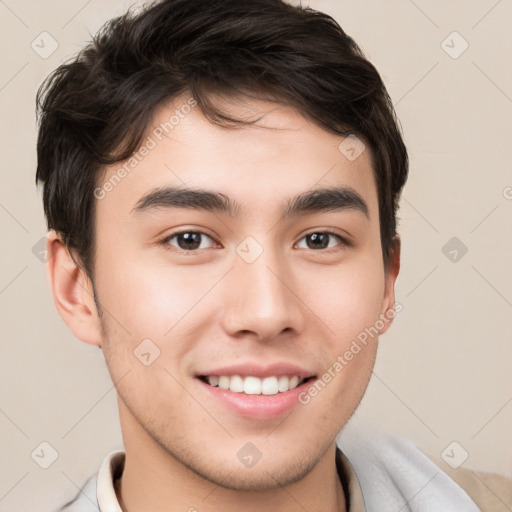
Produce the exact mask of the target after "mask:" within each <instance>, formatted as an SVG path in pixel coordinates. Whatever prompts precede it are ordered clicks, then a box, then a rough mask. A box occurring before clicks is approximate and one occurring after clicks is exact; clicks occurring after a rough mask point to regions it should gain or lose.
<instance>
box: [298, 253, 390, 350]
mask: <svg viewBox="0 0 512 512" xmlns="http://www.w3.org/2000/svg"><path fill="white" fill-rule="evenodd" d="M314 282H315V285H314V286H311V287H310V289H308V290H306V292H305V297H308V301H309V302H310V303H312V304H314V306H312V309H313V308H314V311H315V312H317V314H318V316H319V317H320V318H321V320H322V321H323V323H324V324H325V325H327V326H328V327H329V328H330V332H331V334H332V339H334V340H336V341H335V343H336V345H337V346H336V349H337V350H338V351H339V350H342V349H343V347H344V345H346V344H347V343H350V341H351V340H352V339H354V338H356V337H357V336H358V334H359V333H360V332H362V331H364V329H365V328H369V327H370V326H373V325H374V324H375V322H376V321H377V320H378V318H379V314H380V311H381V307H382V300H383V296H384V284H385V281H384V274H383V270H382V268H380V267H379V265H378V264H376V260H375V259H371V260H370V259H369V260H368V264H366V263H365V261H364V260H362V261H361V262H360V264H358V265H346V266H343V265H340V266H339V267H338V268H337V269H336V270H333V269H331V270H330V271H329V272H325V273H324V274H322V275H317V276H316V277H315V279H314Z"/></svg>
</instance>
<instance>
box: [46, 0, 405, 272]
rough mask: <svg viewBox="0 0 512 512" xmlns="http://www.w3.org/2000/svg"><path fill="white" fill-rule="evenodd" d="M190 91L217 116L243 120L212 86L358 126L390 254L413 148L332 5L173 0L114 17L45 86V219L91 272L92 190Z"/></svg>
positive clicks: (221, 120) (346, 130)
mask: <svg viewBox="0 0 512 512" xmlns="http://www.w3.org/2000/svg"><path fill="white" fill-rule="evenodd" d="M184 92H189V93H191V94H192V96H193V97H194V98H195V100H196V101H197V104H198V106H199V108H200V109H201V111H202V113H203V114H204V115H205V116H206V117H207V118H208V119H209V120H210V121H211V122H213V123H216V124H226V123H227V124H232V123H235V125H237V124H245V123H246V121H242V120H238V119H233V118H232V117H230V116H229V115H227V114H226V113H224V112H222V111H221V110H219V108H218V107H217V106H216V105H215V104H214V102H213V101H212V99H211V98H212V94H213V93H221V94H223V95H228V96H229V95H237V96H239V95H242V96H243V95H247V96H253V97H254V96H257V97H258V99H263V100H268V101H274V102H278V103H280V104H283V105H288V106H291V107H293V108H295V109H296V110H297V111H298V112H300V113H301V114H302V115H303V116H304V117H306V118H308V119H310V120H312V121H313V122H315V123H316V124H318V125H319V126H321V127H322V128H324V129H326V130H328V131H329V132H332V133H336V134H339V135H349V134H355V135H357V136H360V137H361V138H362V139H363V140H364V141H365V142H366V143H368V144H369V145H370V147H371V150H372V155H373V157H374V172H375V178H376V182H377V190H378V196H379V215H380V234H381V243H382V251H383V259H384V263H385V264H386V265H387V264H388V263H389V261H390V257H391V252H392V249H393V238H394V236H395V235H396V213H397V209H398V201H399V197H400V192H401V189H402V188H403V185H404V184H405V181H406V179H407V173H408V157H407V151H406V148H405V145H404V143H403V140H402V137H401V133H400V129H399V127H398V123H397V120H396V115H395V112H394V109H393V106H392V104H391V100H390V98H389V95H388V93H387V91H386V88H385V86H384V84H383V82H382V80H381V78H380V76H379V73H378V72H377V70H376V69H375V67H374V66H373V65H372V64H371V63H370V62H369V61H368V60H367V59H366V58H365V57H364V55H363V53H362V51H361V49H360V48H359V47H358V46H357V45H356V43H355V42H354V41H353V40H352V39H351V38H350V37H348V36H347V35H346V34H345V32H344V31H343V30H342V29H341V27H340V26H339V25H338V24H337V23H336V22H335V21H334V20H333V19H332V18H331V17H330V16H328V15H327V14H324V13H321V12H318V11H315V10H312V9H310V8H302V7H295V6H292V5H289V4H287V3H285V2H283V1H282V0H244V1H240V0H212V1H208V2H204V0H164V1H160V2H156V3H154V4H152V5H151V6H149V7H147V8H146V9H145V10H143V11H141V12H139V13H137V14H135V13H132V12H128V13H127V14H125V15H124V16H121V17H118V18H115V19H112V20H110V21H109V22H108V23H107V24H105V25H104V26H103V28H102V29H101V30H100V32H99V33H98V34H97V35H96V36H95V37H94V38H93V40H92V42H91V43H90V44H88V45H87V46H86V47H85V48H84V49H83V50H82V51H81V52H80V53H79V54H78V56H76V58H74V59H73V60H72V61H71V62H68V63H66V64H63V65H61V66H60V67H58V68H57V69H56V70H55V71H54V72H53V73H52V74H51V75H50V76H49V77H48V78H47V79H46V80H45V82H44V83H43V84H42V86H41V87H40V89H39V91H38V95H37V107H38V114H39V121H40V125H39V135H38V143H37V157H38V162H37V174H36V182H37V183H40V182H43V183H44V190H43V201H44V210H45V214H46V218H47V223H48V228H49V229H54V230H56V231H57V232H58V233H59V234H60V235H61V236H62V238H63V240H64V242H65V243H66V245H67V246H68V248H69V249H70V250H72V251H73V252H76V254H77V255H78V257H79V260H80V263H81V264H82V265H83V268H84V269H85V270H86V272H87V273H88V275H89V276H90V277H91V278H92V275H93V259H94V212H95V201H96V199H95V196H94V189H95V187H96V184H97V180H98V179H99V175H100V172H101V170H102V168H103V167H104V166H105V165H108V164H112V163H115V162H119V161H122V160H124V159H126V158H128V157H129V156H130V155H131V154H132V153H133V152H134V151H135V150H136V149H137V147H138V145H140V143H141V141H142V138H143V136H144V133H145V131H146V130H147V129H148V127H149V124H150V122H151V119H152V116H153V114H154V112H155V110H156V109H157V108H158V107H159V106H161V105H162V104H164V103H165V102H168V101H170V100H172V99H173V98H174V97H176V96H178V95H179V94H182V93H184Z"/></svg>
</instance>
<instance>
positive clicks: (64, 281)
mask: <svg viewBox="0 0 512 512" xmlns="http://www.w3.org/2000/svg"><path fill="white" fill-rule="evenodd" d="M46 250H47V251H48V252H47V254H48V260H47V263H46V265H47V267H46V270H47V275H48V280H49V282H50V288H51V291H52V295H53V301H54V304H55V307H56V308H57V311H58V312H59V314H60V316H61V317H62V319H63V320H64V322H65V323H66V324H67V326H68V327H69V328H70V329H71V331H72V332H73V334H74V335H75V337H77V338H78V339H79V340H81V341H83V342H85V343H90V344H91V345H96V346H98V347H101V340H102V338H101V334H102V330H101V322H100V318H99V316H98V311H97V308H96V304H95V302H94V294H93V286H92V282H91V280H90V279H89V277H88V276H87V274H86V272H85V271H84V270H83V269H81V268H80V267H79V266H78V265H77V263H76V262H75V261H74V260H73V258H72V257H71V254H70V252H69V250H68V248H67V247H66V246H65V245H64V243H63V242H62V240H61V239H60V237H59V236H58V235H57V234H56V233H55V231H51V232H50V233H49V234H48V241H47V244H46Z"/></svg>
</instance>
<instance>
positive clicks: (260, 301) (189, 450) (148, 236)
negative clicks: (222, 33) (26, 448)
mask: <svg viewBox="0 0 512 512" xmlns="http://www.w3.org/2000/svg"><path fill="white" fill-rule="evenodd" d="M186 104H187V97H183V98H180V99H178V100H176V101H174V102H173V105H172V106H167V107H165V108H162V109H161V110H160V111H158V112H157V115H156V117H155V120H154V126H153V127H152V129H151V131H150V132H148V134H149V138H147V139H146V140H145V141H144V144H143V147H144V146H145V147H146V150H143V149H141V150H139V152H138V154H137V158H136V159H135V160H132V161H131V162H130V161H128V162H123V163H121V164H117V165H114V166H111V167H109V168H108V169H107V170H106V172H105V174H104V176H103V177H102V179H101V180H100V181H99V183H98V186H99V187H101V190H99V189H97V193H96V195H97V197H98V198H99V199H97V204H96V206H97V210H96V260H95V267H94V272H95V279H94V281H95V290H96V294H97V297H98V300H99V303H100V304H101V309H102V315H101V329H102V333H103V334H102V336H103V340H102V347H103V350H104V353H105V358H106V362H107V364H108V368H109V371H110V373H111V376H112V379H113V381H114V383H116V388H117V391H118V397H119V408H120V417H121V423H122V429H123V436H124V437H125V444H127V443H128V442H130V443H132V444H138V446H140V447H142V446H145V447H146V448H147V447H149V446H153V447H154V446H158V447H159V449H160V450H161V449H163V453H165V454H166V455H169V456H170V457H169V458H172V459H173V460H175V461H179V462H180V463H182V464H183V465H184V466H186V467H187V468H189V469H191V470H192V471H193V472H194V473H196V474H197V475H200V476H202V477H204V478H207V479H208V480H210V481H212V482H215V483H218V484H221V485H223V486H226V483H225V482H223V480H225V479H226V478H227V477H228V476H229V485H228V486H229V487H231V488H236V489H246V490H249V489H253V490H256V489H259V490H262V489H270V488H274V487H276V486H277V485H285V484H287V483H291V482H293V481H297V480H298V479H299V478H301V477H302V476H303V475H305V474H306V473H307V472H308V471H310V470H311V469H312V468H313V467H314V466H315V465H316V464H317V463H319V461H320V460H321V459H322V457H323V456H324V454H325V453H326V451H327V450H328V448H329V447H332V446H333V441H334V439H335V436H336V434H337V433H338V432H339V430H340V429H341V428H342V427H343V425H344V424H345V423H346V422H347V420H348V419H349V417H350V416H351V414H352V413H353V412H354V410H355V408H356V407H357V405H358V404H359V402H360V400H361V398H362V396H363V394H364V391H365V389H366V387H367V384H368V380H369V378H370V374H371V371H372V367H373V363H374V359H375V353H376V349H377V339H378V336H373V337H372V336H370V337H367V340H366V343H364V344H363V343H362V342H361V341H357V340H358V336H359V340H361V339H362V337H361V333H363V332H365V329H368V328H371V327H372V326H375V325H377V326H378V328H379V329H380V330H381V332H382V331H383V330H385V329H386V327H387V325H388V324H386V325H385V326H384V327H383V326H382V324H383V322H382V315H383V314H385V313H386V311H388V310H389V308H391V307H392V305H393V303H394V295H393V283H394V279H395V277H396V275H393V274H392V273H391V272H388V273H386V272H385V270H384V267H383V262H382V248H381V241H380V234H379V212H378V198H377V189H376V184H375V180H374V177H373V171H372V161H371V155H370V151H369V150H368V149H366V150H365V151H363V152H362V153H361V154H360V156H359V157H358V158H356V159H355V160H354V159H348V158H347V157H346V156H345V155H344V154H343V152H341V151H340V149H339V145H340V143H341V142H343V140H344V138H343V137H339V136H335V135H332V134H329V133H328V132H326V131H324V130H323V129H321V128H319V127H318V126H316V125H313V124H312V123H310V122H308V121H306V120H305V119H304V118H303V117H301V116H300V115H299V114H298V113H297V112H295V111H294V110H291V109H289V108H285V107H276V105H270V104H267V103H262V102H253V103H250V104H246V105H245V106H242V105H240V104H236V103H232V104H231V105H230V106H229V108H230V109H232V110H231V113H233V114H236V115H237V116H239V117H251V116H252V117H254V118H261V119H260V120H259V121H258V122H257V123H256V124H255V125H253V126H249V127H242V128H232V129H228V128H223V127H219V126H215V125H213V124H211V123H210V122H208V121H207V120H206V119H205V118H204V117H203V116H202V115H201V114H200V111H199V109H198V108H195V107H194V106H192V107H191V108H187V107H184V105H186ZM189 106H190V104H189ZM176 110H178V113H177V114H176ZM173 115H174V119H173V118H172V117H171V116H173ZM169 120H171V121H170V123H171V125H172V129H170V128H169V126H170V125H169ZM165 123H167V125H166V124H165ZM162 127H164V128H162ZM165 128H167V130H166V129H165ZM123 164H127V165H125V167H124V172H123V171H119V169H121V168H123ZM114 174H116V175H117V178H112V176H113V175H114ZM118 178H119V179H118ZM107 182H108V183H110V185H105V184H106V183H107ZM176 189H180V190H176ZM327 189H329V190H330V192H326V190H327ZM314 191H322V192H323V194H320V193H318V194H316V195H315V194H313V195H312V194H311V193H312V192H314ZM205 192H206V193H208V194H207V195H205V194H204V193H205ZM301 197H302V200H301ZM297 198H299V199H297ZM366 332H368V331H366ZM363 337H364V336H363ZM354 340H356V342H357V345H358V346H359V350H357V349H356V348H355V346H354ZM347 351H348V352H350V353H352V357H350V356H349V354H348V353H347ZM336 363H338V364H336ZM328 374H329V375H330V378H329V377H328V376H327V375H328ZM259 458H261V460H262V461H264V462H265V463H264V464H263V463H259V462H258V459H259ZM254 461H256V463H254Z"/></svg>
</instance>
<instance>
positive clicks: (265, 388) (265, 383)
mask: <svg viewBox="0 0 512 512" xmlns="http://www.w3.org/2000/svg"><path fill="white" fill-rule="evenodd" d="M278 391H279V387H278V385H277V377H266V378H265V379H263V380H262V381H261V393H262V394H263V395H277V393H278Z"/></svg>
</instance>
